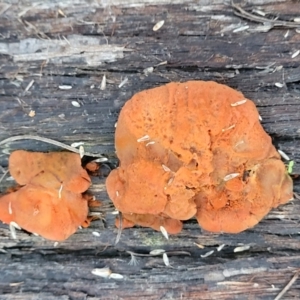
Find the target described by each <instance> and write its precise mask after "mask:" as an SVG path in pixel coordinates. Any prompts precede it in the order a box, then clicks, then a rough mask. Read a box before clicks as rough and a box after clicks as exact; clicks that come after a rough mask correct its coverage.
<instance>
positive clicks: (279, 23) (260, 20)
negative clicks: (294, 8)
mask: <svg viewBox="0 0 300 300" xmlns="http://www.w3.org/2000/svg"><path fill="white" fill-rule="evenodd" d="M231 6H232V7H233V8H234V9H235V11H234V14H235V15H237V16H239V17H242V18H244V19H247V20H250V21H253V22H258V23H263V24H265V23H270V24H271V25H273V27H283V28H300V24H299V23H296V22H289V21H281V20H271V19H268V18H264V17H260V16H257V15H254V14H251V13H249V12H247V11H245V10H244V9H242V8H241V7H240V6H238V5H237V4H235V3H234V1H231Z"/></svg>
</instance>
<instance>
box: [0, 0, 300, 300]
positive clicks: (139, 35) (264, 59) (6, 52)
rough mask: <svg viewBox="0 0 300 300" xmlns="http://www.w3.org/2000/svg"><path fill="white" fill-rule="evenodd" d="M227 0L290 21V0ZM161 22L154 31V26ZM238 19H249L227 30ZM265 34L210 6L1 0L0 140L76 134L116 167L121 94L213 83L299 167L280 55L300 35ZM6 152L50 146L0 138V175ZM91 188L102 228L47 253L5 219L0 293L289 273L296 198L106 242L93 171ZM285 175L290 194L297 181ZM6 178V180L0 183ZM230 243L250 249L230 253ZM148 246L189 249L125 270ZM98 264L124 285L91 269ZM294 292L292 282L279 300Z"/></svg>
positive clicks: (271, 292)
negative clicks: (177, 229) (239, 97)
mask: <svg viewBox="0 0 300 300" xmlns="http://www.w3.org/2000/svg"><path fill="white" fill-rule="evenodd" d="M236 3H237V4H238V5H240V6H241V7H242V8H243V9H245V10H246V11H247V12H250V13H253V11H254V10H259V11H263V12H265V13H268V14H267V15H266V16H265V17H269V18H271V19H272V18H275V17H278V18H279V19H281V20H285V21H293V19H294V18H297V17H299V11H300V3H299V1H292V0H290V1H281V0H268V1H262V0H254V1H251V4H249V3H248V4H247V3H246V2H243V1H237V0H236ZM160 20H165V24H164V26H163V27H162V28H161V29H160V30H158V31H157V32H153V30H152V28H153V26H154V25H155V24H156V23H157V22H158V21H160ZM244 26H249V27H248V28H247V29H244V30H243V31H239V30H240V29H241V28H243V27H244ZM299 27H300V24H299ZM266 30H267V29H266V26H263V24H259V23H257V22H251V21H250V20H247V19H245V18H241V17H239V16H236V15H235V14H234V10H233V8H232V7H231V5H230V3H229V2H225V1H221V0H214V1H206V0H199V1H193V0H184V1H179V0H178V1H168V0H160V1H158V0H145V1H141V0H139V1H138V0H130V1H123V0H110V1H109V0H107V1H105V0H102V1H88V0H76V1H67V0H66V1H56V0H54V1H53V0H52V1H49V0H45V1H42V2H41V1H32V0H30V1H29V0H27V1H26V0H20V1H12V0H11V1H9V0H8V1H2V2H1V3H0V140H3V139H5V138H7V137H10V136H14V135H25V134H31V135H40V136H44V137H48V138H52V139H55V140H58V141H60V142H64V143H67V144H69V145H70V144H72V143H73V142H81V141H82V142H84V143H85V145H84V147H85V150H86V151H88V152H92V153H98V154H104V155H106V156H107V157H108V158H109V159H110V161H111V162H112V163H115V162H116V158H115V154H114V137H113V134H114V124H115V122H116V120H117V117H118V114H119V111H120V109H121V108H122V106H123V104H124V103H125V102H126V101H127V100H128V99H129V98H130V97H131V96H132V95H133V94H135V93H136V92H138V91H141V90H143V89H146V88H151V87H155V86H159V85H161V84H165V83H168V82H170V81H186V80H191V79H194V80H195V79H199V80H214V81H217V82H219V83H224V84H227V85H229V86H231V87H233V88H235V89H238V90H240V91H242V92H243V93H244V94H245V96H246V97H248V98H249V99H252V100H253V101H254V102H255V103H256V104H257V107H258V110H259V112H260V115H261V117H262V124H263V126H264V128H265V130H266V131H267V132H268V133H269V134H270V135H271V136H272V138H273V141H274V144H275V145H276V147H277V148H279V149H281V150H283V151H284V152H286V153H287V154H288V155H289V156H290V158H291V159H293V160H295V162H296V165H295V167H294V173H295V174H299V172H300V102H299V101H300V88H299V81H300V76H299V74H300V72H299V71H300V55H298V56H296V57H294V58H292V56H293V54H294V53H295V52H297V51H298V50H300V33H298V32H296V30H295V28H290V29H288V28H285V27H284V26H283V27H276V28H272V29H270V30H268V31H266ZM264 31H266V32H264ZM298 31H299V30H298ZM151 67H153V68H154V69H153V72H149V69H148V68H151ZM103 75H106V78H107V83H106V89H105V90H101V89H100V87H101V81H102V78H103ZM125 78H128V81H127V83H126V84H124V85H123V86H122V87H120V88H119V85H120V83H121V82H122V81H123V80H124V79H125ZM275 83H282V84H283V87H282V88H278V87H277V86H276V85H275ZM66 88H67V89H66ZM72 101H76V102H78V103H79V104H80V107H75V106H73V105H72ZM31 110H34V111H35V116H34V117H30V116H29V112H30V111H31ZM14 149H29V150H35V151H49V150H57V149H58V148H57V147H54V146H52V145H48V144H45V143H42V142H37V141H31V140H23V141H18V142H12V143H9V144H6V145H4V146H1V149H0V163H1V166H2V168H3V170H4V169H5V168H6V167H7V159H8V154H9V153H10V152H11V151H12V150H14ZM93 182H94V185H93V186H92V188H91V191H92V192H93V193H94V194H95V195H96V197H97V198H98V199H101V200H103V202H104V204H103V206H102V207H100V209H98V211H101V212H102V213H103V217H105V219H106V221H105V223H103V222H102V221H101V220H99V221H95V222H93V223H92V225H91V227H90V228H88V229H82V230H79V231H78V232H77V233H76V234H75V235H73V236H72V237H71V238H70V239H68V240H67V241H65V242H63V243H60V244H59V245H58V246H57V247H54V245H53V243H52V242H49V241H44V240H42V239H41V238H40V237H36V236H33V235H29V234H27V233H26V232H23V231H17V236H18V239H17V240H12V239H11V237H10V233H9V229H8V227H7V225H4V224H1V225H0V299H9V300H11V299H46V300H48V299H49V300H50V299H76V300H77V299H78V300H79V299H80V300H81V299H108V300H110V299H111V300H112V299H153V300H154V299H155V300H156V299H274V298H275V296H276V295H277V294H279V292H280V291H281V290H282V289H283V288H284V286H285V285H286V284H287V283H288V282H289V280H290V279H291V278H292V277H293V275H294V274H295V272H297V271H298V270H299V268H300V262H299V261H300V260H299V249H300V236H299V232H300V225H299V221H300V217H299V211H300V205H299V200H294V201H292V202H291V203H289V204H287V205H285V206H282V207H280V208H279V209H277V210H274V211H272V212H271V213H270V214H269V215H268V216H267V217H266V218H265V219H264V220H263V221H262V222H261V223H260V224H259V225H258V226H256V227H255V228H253V229H250V230H247V231H246V232H243V233H240V234H237V235H229V234H219V235H217V234H210V233H205V232H202V231H201V229H200V228H199V227H198V225H197V222H196V220H191V221H188V222H185V224H184V230H183V231H182V232H181V233H180V234H179V235H176V236H171V237H170V239H169V240H166V239H165V238H164V237H163V236H162V235H161V234H160V233H159V232H154V231H153V230H150V229H146V228H133V229H128V230H124V231H123V233H122V236H121V240H120V242H119V243H118V244H117V245H116V246H114V241H115V238H116V233H117V230H116V228H114V225H113V224H114V217H115V216H114V215H112V214H111V212H112V211H113V207H112V204H111V203H110V201H109V199H108V197H107V194H106V191H105V178H103V177H101V178H93ZM294 182H295V191H298V192H299V191H300V181H299V179H297V178H296V179H295V181H294ZM10 184H11V181H7V180H4V181H3V182H2V183H1V188H2V191H4V190H5V187H6V186H8V185H10ZM93 231H97V232H99V233H100V237H96V236H94V235H93V234H92V232H93ZM195 243H197V244H201V245H203V246H204V249H200V248H199V247H198V246H197V245H196V244H195ZM222 244H226V246H225V247H224V248H223V250H221V251H217V247H218V246H220V245H222ZM241 244H243V245H248V246H249V249H248V250H246V251H243V252H239V253H236V252H234V249H235V248H236V247H238V246H240V245H241ZM158 248H159V249H165V250H166V251H175V250H176V251H186V252H188V253H190V255H171V254H170V255H169V260H170V264H171V266H172V267H173V268H168V267H166V266H165V265H164V262H163V259H162V257H161V256H159V257H148V256H136V259H137V260H138V262H139V264H138V265H136V266H132V265H128V262H129V261H130V258H131V257H130V254H128V253H127V252H126V251H133V252H135V253H138V254H147V253H149V251H151V250H153V249H158ZM212 250H214V253H213V254H212V255H211V256H208V257H206V258H205V257H202V256H203V255H205V254H206V253H207V252H209V251H212ZM201 255H202V256H201ZM105 266H107V267H109V268H110V269H111V270H112V271H113V272H114V273H119V274H122V275H123V276H124V279H123V280H113V279H104V278H101V277H96V276H95V275H93V274H92V273H91V270H92V269H94V268H102V267H105ZM299 295H300V284H299V280H298V281H296V282H295V283H294V284H293V285H292V287H291V288H290V289H289V290H288V291H287V293H286V294H285V296H284V298H283V299H298V298H299Z"/></svg>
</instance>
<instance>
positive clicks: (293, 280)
mask: <svg viewBox="0 0 300 300" xmlns="http://www.w3.org/2000/svg"><path fill="white" fill-rule="evenodd" d="M299 274H300V270H299V271H298V272H296V274H295V275H294V276H293V278H292V279H291V280H290V282H289V283H288V284H287V285H286V286H285V287H284V289H283V290H282V291H281V292H280V293H279V294H278V295H277V296H276V298H275V299H274V300H279V299H281V298H282V296H283V295H284V294H285V293H286V292H287V291H288V290H289V289H290V287H291V286H292V285H293V284H294V282H295V281H296V280H297V279H298V277H299Z"/></svg>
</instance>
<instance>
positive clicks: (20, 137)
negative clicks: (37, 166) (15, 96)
mask: <svg viewBox="0 0 300 300" xmlns="http://www.w3.org/2000/svg"><path fill="white" fill-rule="evenodd" d="M19 140H36V141H41V142H45V143H48V144H51V145H55V146H58V147H61V148H64V149H66V150H69V151H71V152H75V153H78V154H79V150H78V149H77V148H74V147H71V146H69V145H67V144H64V143H61V142H58V141H55V140H52V139H48V138H45V137H40V136H36V135H16V136H12V137H9V138H7V139H5V140H3V141H1V142H0V146H1V145H4V144H7V143H10V142H14V141H19ZM84 155H85V156H91V157H103V158H105V161H106V160H107V158H106V157H104V156H102V155H101V154H95V153H89V152H85V153H84Z"/></svg>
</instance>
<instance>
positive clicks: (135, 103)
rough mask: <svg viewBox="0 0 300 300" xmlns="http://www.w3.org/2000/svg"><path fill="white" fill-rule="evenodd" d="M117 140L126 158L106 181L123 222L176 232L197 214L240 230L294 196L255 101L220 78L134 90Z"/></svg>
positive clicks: (209, 226)
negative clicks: (223, 83)
mask: <svg viewBox="0 0 300 300" xmlns="http://www.w3.org/2000/svg"><path fill="white" fill-rule="evenodd" d="M115 145H116V151H117V156H118V158H119V159H120V166H119V168H117V169H115V170H113V171H112V172H111V173H110V175H109V176H108V178H107V181H106V186H107V191H108V194H109V197H110V198H111V199H112V201H113V203H114V205H115V207H116V209H118V210H119V211H121V212H122V213H123V217H124V222H123V227H131V226H133V225H135V224H138V225H141V226H146V227H152V228H154V229H156V230H159V228H160V226H163V227H164V228H165V229H166V230H167V231H168V232H169V233H177V232H179V231H180V230H181V228H182V222H181V221H182V220H188V219H190V218H192V217H194V216H195V217H196V218H197V220H198V223H199V225H200V226H201V227H202V228H203V229H205V230H208V231H212V232H227V233H238V232H241V231H243V230H246V229H247V228H251V227H253V226H254V225H256V224H257V223H258V222H259V221H260V220H261V219H262V218H263V217H264V216H265V215H266V214H267V213H268V212H269V211H270V209H272V208H274V207H277V206H278V205H280V204H283V203H286V202H287V201H289V200H290V199H291V198H292V189H293V184H292V180H291V178H290V177H289V175H288V173H287V171H286V168H285V166H284V164H283V162H282V161H281V160H280V156H279V154H278V152H277V151H276V149H275V148H274V146H273V145H272V142H271V138H270V136H269V135H268V134H267V133H266V132H265V131H264V130H263V128H262V126H261V124H260V122H259V114H258V112H257V109H256V107H255V105H254V103H253V102H252V101H251V100H248V99H246V98H245V97H244V96H243V94H242V93H240V92H238V91H235V90H233V89H231V88H229V87H228V86H225V85H222V84H217V83H215V82H203V81H190V82H186V83H169V84H167V85H165V86H162V87H158V88H154V89H150V90H145V91H142V92H140V93H138V94H136V95H134V96H133V97H132V98H131V99H130V100H129V101H128V102H127V103H126V104H125V106H124V107H123V109H122V110H121V113H120V116H119V119H118V122H117V128H116V133H115ZM117 225H118V222H117Z"/></svg>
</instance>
